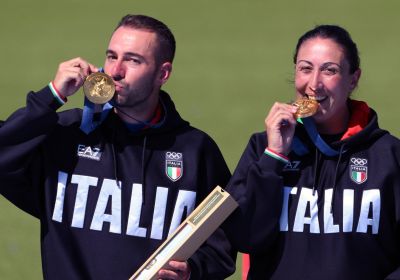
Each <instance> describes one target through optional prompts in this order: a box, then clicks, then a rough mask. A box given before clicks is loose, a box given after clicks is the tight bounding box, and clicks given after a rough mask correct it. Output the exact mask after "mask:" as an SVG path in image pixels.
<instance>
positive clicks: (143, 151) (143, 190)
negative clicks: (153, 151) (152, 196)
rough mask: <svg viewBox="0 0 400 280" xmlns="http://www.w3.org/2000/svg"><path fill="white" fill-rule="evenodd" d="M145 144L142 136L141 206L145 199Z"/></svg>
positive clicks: (145, 137)
mask: <svg viewBox="0 0 400 280" xmlns="http://www.w3.org/2000/svg"><path fill="white" fill-rule="evenodd" d="M146 144H147V135H145V136H144V138H143V149H142V173H141V177H142V178H141V179H142V205H144V204H145V198H146V174H145V171H146V166H145V165H146Z"/></svg>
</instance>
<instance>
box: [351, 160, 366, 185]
mask: <svg viewBox="0 0 400 280" xmlns="http://www.w3.org/2000/svg"><path fill="white" fill-rule="evenodd" d="M350 162H351V163H352V165H350V178H351V180H353V182H355V183H357V184H362V183H364V182H365V181H367V178H368V166H367V163H368V160H366V159H364V158H351V159H350Z"/></svg>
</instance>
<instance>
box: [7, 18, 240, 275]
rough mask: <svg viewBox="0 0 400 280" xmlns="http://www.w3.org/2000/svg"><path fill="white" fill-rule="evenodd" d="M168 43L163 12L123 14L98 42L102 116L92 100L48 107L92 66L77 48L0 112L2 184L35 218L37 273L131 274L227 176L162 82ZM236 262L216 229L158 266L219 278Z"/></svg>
mask: <svg viewBox="0 0 400 280" xmlns="http://www.w3.org/2000/svg"><path fill="white" fill-rule="evenodd" d="M174 53H175V39H174V37H173V35H172V33H171V31H170V30H169V29H168V27H167V26H165V24H163V23H162V22H160V21H158V20H156V19H154V18H151V17H147V16H142V15H127V16H125V17H124V18H122V20H121V21H120V23H119V24H118V26H117V28H116V29H115V31H114V32H113V34H112V37H111V40H110V42H109V46H108V49H107V51H106V60H105V64H104V72H105V73H106V74H108V75H109V76H111V77H112V79H113V81H114V83H115V88H116V93H115V95H114V97H113V100H112V102H111V103H110V104H108V105H109V106H108V107H107V106H103V107H102V109H103V111H102V112H100V114H101V117H99V118H98V119H96V117H95V115H96V114H97V113H98V112H97V111H98V109H96V110H97V111H96V110H94V109H93V106H92V107H90V106H85V109H84V111H83V113H82V110H80V109H73V110H68V111H64V112H61V113H56V110H57V109H58V108H59V107H60V106H61V105H62V104H64V102H65V101H66V100H67V97H68V96H71V95H72V94H74V93H76V92H77V91H78V89H79V88H80V87H81V86H82V85H83V83H84V81H85V79H86V78H87V77H88V75H89V74H91V73H93V72H97V71H99V68H97V67H95V66H94V65H92V64H90V63H88V62H86V61H85V60H84V59H82V58H75V59H72V60H69V61H66V62H63V63H61V64H60V66H59V68H58V71H57V73H56V75H55V78H54V80H53V81H52V82H51V83H50V84H49V86H47V87H45V88H43V89H42V90H40V91H38V92H36V93H34V92H31V93H29V94H28V97H27V105H26V107H25V108H22V109H20V110H18V111H16V112H15V113H14V114H12V115H11V116H10V117H9V118H8V119H7V120H6V121H5V122H4V123H3V124H2V127H1V129H0V191H1V193H2V194H3V195H4V196H5V197H6V198H7V199H9V200H10V201H11V202H13V203H14V204H15V205H17V206H18V207H20V208H21V209H23V210H24V211H26V212H28V213H30V214H32V215H33V216H35V217H37V218H38V219H40V222H41V249H42V262H43V274H44V278H45V279H128V278H129V277H130V276H131V275H132V274H133V273H134V272H135V271H136V270H137V269H138V268H139V267H140V266H141V265H142V263H143V262H144V261H145V260H146V259H147V258H148V257H149V256H150V255H151V254H152V252H154V251H155V250H156V249H157V247H158V246H159V245H160V244H161V243H162V242H163V241H164V240H165V239H166V238H167V236H168V235H169V234H171V233H172V232H173V231H174V230H175V229H176V228H177V227H178V225H179V224H180V223H181V222H182V221H183V219H184V218H185V217H186V216H187V215H188V214H189V213H190V212H191V211H192V210H193V209H194V208H195V206H196V205H197V204H198V203H199V202H201V201H202V200H203V199H204V198H205V197H206V196H207V194H208V193H209V192H210V191H211V190H212V189H213V188H214V187H215V186H216V185H222V186H224V185H225V184H226V183H227V180H228V179H229V177H230V172H229V169H228V168H227V166H226V164H225V162H224V160H223V157H222V155H221V153H220V151H219V149H218V147H217V145H216V144H215V143H214V141H213V140H212V139H211V138H210V137H209V136H207V135H206V134H205V133H204V132H202V131H199V130H197V129H195V128H193V127H191V126H190V125H189V123H188V122H186V121H184V120H183V119H181V117H180V116H179V114H178V112H177V111H176V110H175V106H174V104H173V102H172V100H171V99H170V97H169V95H168V94H167V93H166V92H164V91H162V90H161V86H162V85H163V84H164V83H166V82H167V80H168V78H169V77H170V74H171V70H172V61H173V58H174ZM87 104H90V103H87ZM92 105H93V104H92ZM111 106H112V109H109V108H111ZM106 107H107V108H108V110H107V108H106ZM95 111H96V113H95ZM95 119H96V121H94V120H95ZM233 271H234V257H232V254H231V248H230V245H229V243H227V241H226V239H225V236H224V234H223V232H222V231H221V230H217V231H216V232H215V233H214V234H213V235H212V236H211V237H210V238H209V239H208V240H207V242H206V243H205V244H203V246H202V247H201V248H200V249H199V250H198V251H197V252H196V253H195V254H194V255H193V256H192V257H191V258H190V259H189V260H188V262H177V261H171V262H170V263H169V267H168V269H162V270H160V271H159V273H158V276H159V278H162V279H188V278H189V277H190V279H224V278H226V277H227V276H228V275H230V274H231V273H233Z"/></svg>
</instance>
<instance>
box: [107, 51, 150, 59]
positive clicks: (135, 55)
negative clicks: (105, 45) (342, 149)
mask: <svg viewBox="0 0 400 280" xmlns="http://www.w3.org/2000/svg"><path fill="white" fill-rule="evenodd" d="M106 54H112V55H116V54H117V53H116V52H115V51H113V50H106ZM123 57H138V58H140V59H143V60H145V58H144V56H142V55H140V54H138V53H135V52H126V53H123Z"/></svg>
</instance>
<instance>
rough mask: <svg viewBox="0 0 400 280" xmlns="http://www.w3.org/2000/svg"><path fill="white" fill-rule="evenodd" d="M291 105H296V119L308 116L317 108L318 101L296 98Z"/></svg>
mask: <svg viewBox="0 0 400 280" xmlns="http://www.w3.org/2000/svg"><path fill="white" fill-rule="evenodd" d="M292 105H294V106H296V107H297V112H296V113H295V114H294V117H295V118H296V119H298V118H307V117H310V116H312V115H314V114H315V113H316V112H317V110H318V101H316V100H314V99H308V98H301V99H298V100H296V101H295V102H294V103H293V104H292Z"/></svg>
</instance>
